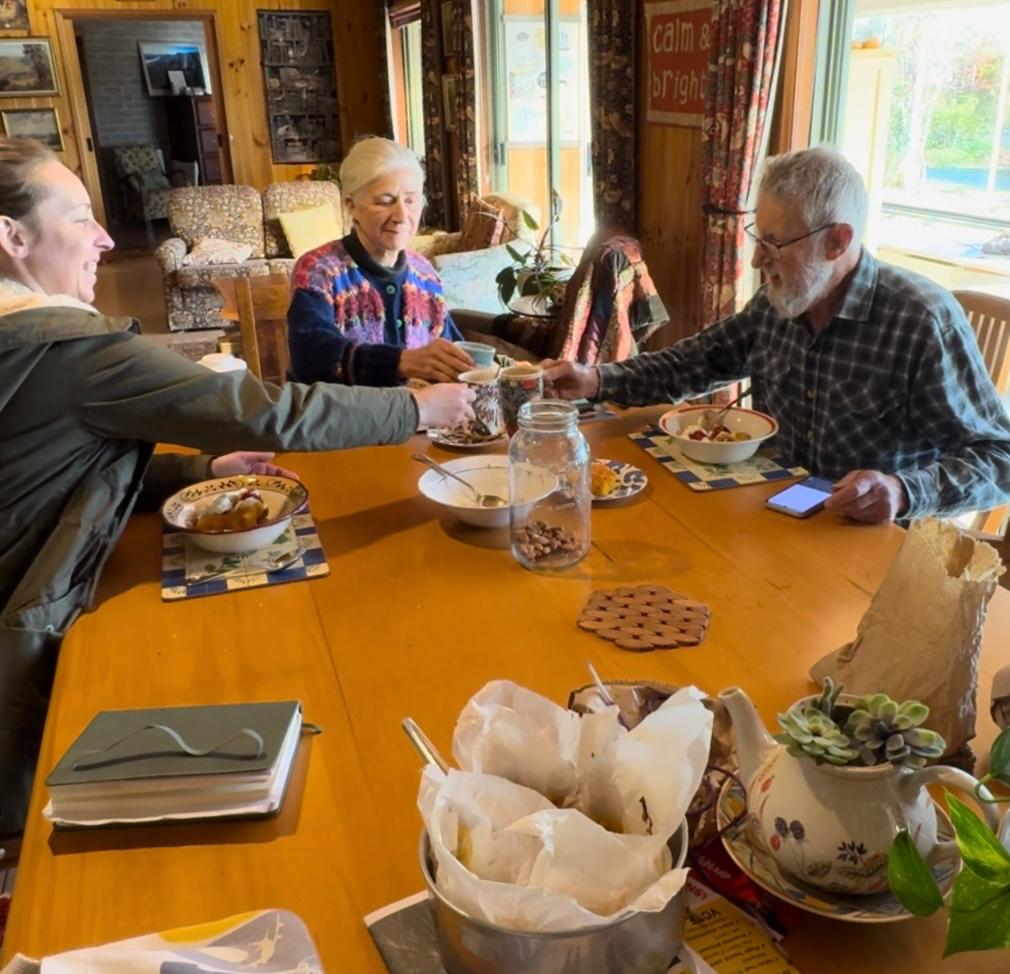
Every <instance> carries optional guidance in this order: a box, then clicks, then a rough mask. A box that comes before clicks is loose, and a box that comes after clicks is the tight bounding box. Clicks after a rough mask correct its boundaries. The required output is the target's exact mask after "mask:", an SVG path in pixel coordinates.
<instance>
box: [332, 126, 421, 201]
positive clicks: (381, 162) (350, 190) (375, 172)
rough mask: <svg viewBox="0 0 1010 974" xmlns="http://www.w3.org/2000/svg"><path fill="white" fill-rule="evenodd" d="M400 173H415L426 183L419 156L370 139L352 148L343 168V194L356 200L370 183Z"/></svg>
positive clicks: (396, 144) (390, 142)
mask: <svg viewBox="0 0 1010 974" xmlns="http://www.w3.org/2000/svg"><path fill="white" fill-rule="evenodd" d="M398 169H411V170H413V171H414V172H416V173H417V175H418V176H420V177H421V183H422V185H423V183H424V170H423V169H422V168H421V164H420V163H419V162H418V161H417V156H416V155H414V153H413V152H412V151H411V150H410V149H409V148H407V146H405V145H401V144H400V143H399V142H394V141H393V140H392V139H384V138H382V137H381V136H378V135H366V136H364V137H363V138H360V139H358V141H357V142H355V143H354V145H352V146H351V151H350V152H348V153H347V155H346V156H345V157H344V161H343V162H342V163H341V164H340V194H341V196H343V197H344V198H345V199H346V198H347V197H348V196H349V197H350V198H351V199H352V200H353V199H355V198H356V197H357V195H358V193H360V192H361V191H362V190H363V189H364V188H365V187H366V186H367V185H368V184H369V183H370V182H372V181H373V180H376V179H378V178H379V177H380V176H385V175H386V173H390V172H394V171H396V170H398Z"/></svg>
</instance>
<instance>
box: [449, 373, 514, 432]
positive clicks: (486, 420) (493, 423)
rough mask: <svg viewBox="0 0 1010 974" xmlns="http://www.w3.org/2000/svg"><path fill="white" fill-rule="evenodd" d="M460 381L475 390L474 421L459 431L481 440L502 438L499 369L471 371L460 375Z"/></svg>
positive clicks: (468, 421)
mask: <svg viewBox="0 0 1010 974" xmlns="http://www.w3.org/2000/svg"><path fill="white" fill-rule="evenodd" d="M459 381H460V382H465V383H466V384H467V385H468V386H469V387H470V388H471V389H472V390H473V419H471V420H467V421H466V422H465V423H464V424H463V425H462V426H461V427H459V429H460V430H461V431H462V432H464V433H467V434H472V435H474V436H476V437H480V438H493V437H496V436H501V434H502V431H503V429H504V427H503V425H502V411H501V397H500V394H499V392H498V369H497V368H491V369H471V370H470V371H469V372H462V373H460V376H459Z"/></svg>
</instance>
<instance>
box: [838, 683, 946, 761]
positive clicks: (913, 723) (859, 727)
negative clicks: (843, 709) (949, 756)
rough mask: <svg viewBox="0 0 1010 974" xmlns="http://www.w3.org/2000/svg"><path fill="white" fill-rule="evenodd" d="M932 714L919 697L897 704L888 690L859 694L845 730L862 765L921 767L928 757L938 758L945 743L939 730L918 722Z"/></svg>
mask: <svg viewBox="0 0 1010 974" xmlns="http://www.w3.org/2000/svg"><path fill="white" fill-rule="evenodd" d="M928 716H929V707H927V706H926V705H925V704H924V703H920V702H919V701H918V700H906V701H905V702H904V703H900V704H899V703H898V702H897V701H895V700H892V699H891V698H890V697H889V696H888V695H887V694H886V693H874V694H870V695H868V696H865V697H860V698H859V700H858V701H856V706H855V709H853V711H852V712H851V713H850V714H849V716H848V719H847V720H846V721H845V733H846V734H847V735H848V738H849V740H850V741H851V742H852V745H853V746H854V747H856V748H857V749H858V753H859V758H860V760H861V761H862V762H863V764H867V765H873V764H883V763H884V762H885V761H888V762H890V763H891V764H894V765H898V766H902V767H907V768H921V767H924V766H925V764H926V761H927V759H930V758H938V757H940V755H942V754H943V749H944V747H945V746H946V742H945V741H944V739H943V738H942V737H941V736H940V735H939V734H937V733H936V731H931V730H926V729H925V728H923V727H920V726H919V725H920V724H921V723H922V722H923V721H924V720H925V719H926V718H927V717H928Z"/></svg>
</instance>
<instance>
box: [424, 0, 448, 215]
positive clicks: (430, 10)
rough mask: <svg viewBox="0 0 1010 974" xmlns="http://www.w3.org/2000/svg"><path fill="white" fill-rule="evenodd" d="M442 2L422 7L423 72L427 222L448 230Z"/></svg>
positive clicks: (428, 0) (433, 0)
mask: <svg viewBox="0 0 1010 974" xmlns="http://www.w3.org/2000/svg"><path fill="white" fill-rule="evenodd" d="M438 2H439V0H424V2H423V3H422V4H421V71H422V73H423V74H424V142H425V152H424V158H425V163H424V177H425V178H424V195H425V196H426V197H427V198H428V205H427V206H426V207H425V211H424V222H425V224H426V225H428V226H431V227H447V226H448V220H447V217H448V213H447V211H446V201H445V192H446V187H447V186H448V183H449V173H448V170H447V163H448V159H447V152H446V131H445V125H444V120H443V118H442V39H441V37H440V34H439V29H440V24H441V17H440V13H441V11H440V10H439V9H438Z"/></svg>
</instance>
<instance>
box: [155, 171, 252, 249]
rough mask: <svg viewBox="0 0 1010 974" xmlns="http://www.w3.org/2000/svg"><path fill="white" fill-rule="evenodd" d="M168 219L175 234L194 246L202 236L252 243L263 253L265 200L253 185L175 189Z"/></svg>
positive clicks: (169, 204) (174, 235) (169, 203)
mask: <svg viewBox="0 0 1010 974" xmlns="http://www.w3.org/2000/svg"><path fill="white" fill-rule="evenodd" d="M168 222H169V225H170V226H171V229H172V236H173V237H181V238H182V239H183V240H185V241H186V243H187V244H189V245H190V246H191V247H192V246H193V245H194V244H195V243H196V242H197V240H199V239H200V238H201V237H217V238H218V239H219V240H231V241H233V242H235V243H247V244H251V245H252V248H253V250H252V256H253V257H262V256H263V201H262V200H261V199H260V194H259V193H258V192H257V191H256V190H255V189H253V188H252V186H231V185H228V186H186V187H184V188H182V189H176V190H174V191H173V192H172V194H171V196H170V198H169V202H168Z"/></svg>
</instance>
